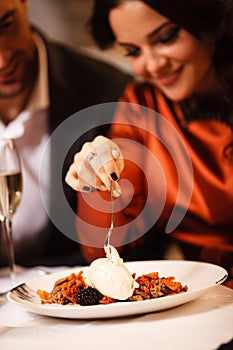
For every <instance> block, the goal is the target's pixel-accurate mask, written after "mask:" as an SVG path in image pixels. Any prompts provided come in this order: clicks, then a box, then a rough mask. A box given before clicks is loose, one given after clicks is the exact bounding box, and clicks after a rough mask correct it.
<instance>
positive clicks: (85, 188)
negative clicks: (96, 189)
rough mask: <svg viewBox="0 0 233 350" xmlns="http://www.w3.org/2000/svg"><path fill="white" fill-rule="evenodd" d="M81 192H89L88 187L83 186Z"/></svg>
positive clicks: (89, 188)
mask: <svg viewBox="0 0 233 350" xmlns="http://www.w3.org/2000/svg"><path fill="white" fill-rule="evenodd" d="M82 190H83V191H84V192H91V187H89V186H83V188H82Z"/></svg>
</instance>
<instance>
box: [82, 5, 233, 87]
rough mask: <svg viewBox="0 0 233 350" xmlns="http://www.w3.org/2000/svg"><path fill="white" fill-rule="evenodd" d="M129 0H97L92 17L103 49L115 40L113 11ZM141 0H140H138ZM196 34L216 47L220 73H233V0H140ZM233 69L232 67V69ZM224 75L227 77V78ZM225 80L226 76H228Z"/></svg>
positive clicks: (92, 29) (95, 38)
mask: <svg viewBox="0 0 233 350" xmlns="http://www.w3.org/2000/svg"><path fill="white" fill-rule="evenodd" d="M125 1H135V0H94V7H93V13H92V16H91V18H90V21H89V25H90V30H91V34H92V36H93V38H94V40H95V41H96V43H97V44H98V46H99V47H100V48H101V49H106V48H108V47H111V46H112V45H113V44H114V42H115V37H114V34H113V32H112V30H111V27H110V25H109V20H108V17H109V12H110V11H111V10H112V9H113V8H115V7H118V6H119V5H121V4H122V3H123V2H125ZM136 1H138V0H136ZM140 1H141V2H143V3H145V4H146V5H148V6H149V7H150V8H152V9H154V10H155V11H157V12H158V13H160V14H161V15H162V16H164V17H166V18H168V19H170V20H171V21H172V22H173V23H176V24H178V25H179V26H180V27H182V28H184V29H186V30H187V31H188V32H190V33H191V34H192V35H193V36H195V37H196V38H198V39H200V40H202V41H205V42H207V43H212V44H213V45H214V47H215V52H214V55H213V61H214V64H215V67H216V70H217V71H218V73H219V77H220V78H221V77H222V78H223V77H224V76H227V75H228V79H226V80H228V82H229V73H230V76H231V77H232V74H233V72H232V58H233V1H232V0H167V1H166V0H140ZM229 70H230V71H229ZM223 79H224V78H223ZM224 80H225V79H224Z"/></svg>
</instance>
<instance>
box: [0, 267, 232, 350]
mask: <svg viewBox="0 0 233 350" xmlns="http://www.w3.org/2000/svg"><path fill="white" fill-rule="evenodd" d="M35 274H38V271H35V270H28V271H26V272H25V275H24V278H25V277H26V276H27V277H30V278H31V277H34V276H35ZM37 276H38V275H37ZM232 338H233V290H231V289H229V288H227V287H223V286H216V287H215V288H213V289H211V290H209V291H207V292H206V294H204V295H203V296H202V297H200V298H198V299H197V300H195V301H192V302H189V303H187V304H185V305H182V306H179V307H176V308H173V309H171V310H166V311H162V312H155V313H152V314H147V315H139V316H133V317H125V318H118V319H117V318H116V319H103V320H101V319H100V320H73V319H59V318H52V317H46V316H39V315H37V314H34V313H30V312H27V311H26V310H25V309H24V308H21V307H20V306H18V305H16V304H13V303H11V302H9V301H8V300H7V298H6V296H2V297H0V349H1V350H17V349H20V350H21V349H22V350H32V349H33V350H41V349H45V350H66V349H69V348H72V349H79V350H84V349H85V350H86V349H95V350H96V349H101V350H115V349H116V350H142V349H152V350H154V349H158V350H173V349H179V350H215V349H218V348H219V346H220V345H222V344H224V343H227V342H229V341H230V340H232Z"/></svg>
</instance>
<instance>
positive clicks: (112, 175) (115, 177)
mask: <svg viewBox="0 0 233 350" xmlns="http://www.w3.org/2000/svg"><path fill="white" fill-rule="evenodd" d="M111 178H112V180H113V181H117V180H118V176H117V174H116V173H111Z"/></svg>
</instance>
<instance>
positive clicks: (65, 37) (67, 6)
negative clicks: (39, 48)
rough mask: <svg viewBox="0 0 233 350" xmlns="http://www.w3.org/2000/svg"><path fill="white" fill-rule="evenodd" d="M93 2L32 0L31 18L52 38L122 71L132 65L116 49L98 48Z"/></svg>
mask: <svg viewBox="0 0 233 350" xmlns="http://www.w3.org/2000/svg"><path fill="white" fill-rule="evenodd" d="M91 10H92V0H65V1H64V0H29V19H30V21H31V23H33V24H35V25H36V26H37V27H38V28H39V29H40V30H42V31H43V32H44V33H45V34H47V35H48V36H49V37H50V38H51V39H55V40H58V41H60V42H61V43H63V44H64V43H65V44H66V45H68V46H70V47H72V48H73V49H75V50H79V51H80V50H81V51H84V52H85V53H86V54H88V55H91V56H94V57H96V58H97V59H100V60H104V61H107V62H109V63H111V64H113V65H115V66H117V67H118V68H120V69H122V70H126V71H129V70H130V68H129V65H128V63H127V61H126V59H125V58H123V57H122V54H120V53H119V52H118V51H117V50H116V49H111V50H107V51H104V52H103V51H101V50H99V49H97V47H96V46H95V43H94V42H93V40H92V38H91V36H90V34H89V32H88V28H87V21H88V19H89V17H90V14H91Z"/></svg>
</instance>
